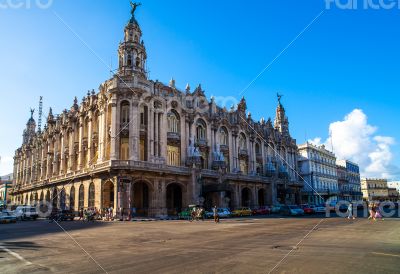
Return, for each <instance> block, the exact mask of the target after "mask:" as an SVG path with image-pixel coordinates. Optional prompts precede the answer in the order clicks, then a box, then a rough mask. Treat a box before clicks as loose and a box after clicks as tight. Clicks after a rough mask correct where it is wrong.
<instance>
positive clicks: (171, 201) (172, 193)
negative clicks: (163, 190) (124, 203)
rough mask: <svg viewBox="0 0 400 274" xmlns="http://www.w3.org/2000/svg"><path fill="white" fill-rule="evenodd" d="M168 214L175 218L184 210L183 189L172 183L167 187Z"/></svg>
mask: <svg viewBox="0 0 400 274" xmlns="http://www.w3.org/2000/svg"><path fill="white" fill-rule="evenodd" d="M166 200H167V214H168V215H170V216H175V215H177V214H178V213H179V212H181V210H182V187H181V186H180V185H179V184H176V183H172V184H169V185H168V186H167V199H166Z"/></svg>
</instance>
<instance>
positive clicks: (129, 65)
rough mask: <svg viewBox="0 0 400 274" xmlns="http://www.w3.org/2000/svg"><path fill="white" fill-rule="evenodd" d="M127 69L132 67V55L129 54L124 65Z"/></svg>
mask: <svg viewBox="0 0 400 274" xmlns="http://www.w3.org/2000/svg"><path fill="white" fill-rule="evenodd" d="M126 65H127V66H128V67H131V66H132V55H131V54H128V62H127V64H126Z"/></svg>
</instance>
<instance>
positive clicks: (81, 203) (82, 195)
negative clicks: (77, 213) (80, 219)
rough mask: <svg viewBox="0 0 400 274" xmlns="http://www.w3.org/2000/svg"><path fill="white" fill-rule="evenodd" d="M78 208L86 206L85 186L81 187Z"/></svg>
mask: <svg viewBox="0 0 400 274" xmlns="http://www.w3.org/2000/svg"><path fill="white" fill-rule="evenodd" d="M78 206H79V209H81V208H83V207H84V206H85V187H84V186H83V185H81V186H80V187H79V198H78Z"/></svg>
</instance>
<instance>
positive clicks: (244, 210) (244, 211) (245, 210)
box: [232, 207, 252, 217]
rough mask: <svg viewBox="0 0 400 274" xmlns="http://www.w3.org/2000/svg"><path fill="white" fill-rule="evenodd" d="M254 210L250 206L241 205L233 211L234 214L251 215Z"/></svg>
mask: <svg viewBox="0 0 400 274" xmlns="http://www.w3.org/2000/svg"><path fill="white" fill-rule="evenodd" d="M251 215H252V211H251V209H250V208H249V207H239V208H237V209H235V210H234V211H232V216H239V217H241V216H251Z"/></svg>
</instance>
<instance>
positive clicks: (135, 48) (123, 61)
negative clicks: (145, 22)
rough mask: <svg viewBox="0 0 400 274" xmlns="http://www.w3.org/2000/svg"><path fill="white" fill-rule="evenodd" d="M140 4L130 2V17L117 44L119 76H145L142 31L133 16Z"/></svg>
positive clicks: (145, 55) (144, 52)
mask: <svg viewBox="0 0 400 274" xmlns="http://www.w3.org/2000/svg"><path fill="white" fill-rule="evenodd" d="M140 5H141V4H137V3H132V2H131V7H132V9H131V19H130V20H129V22H128V24H127V25H126V26H125V32H124V41H123V42H121V43H120V44H119V48H118V59H119V69H118V74H119V75H120V76H131V75H136V76H139V77H142V78H146V59H147V54H146V48H145V46H144V42H143V40H142V31H141V29H140V27H139V24H138V22H137V21H136V18H135V11H136V8H137V7H138V6H140Z"/></svg>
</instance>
